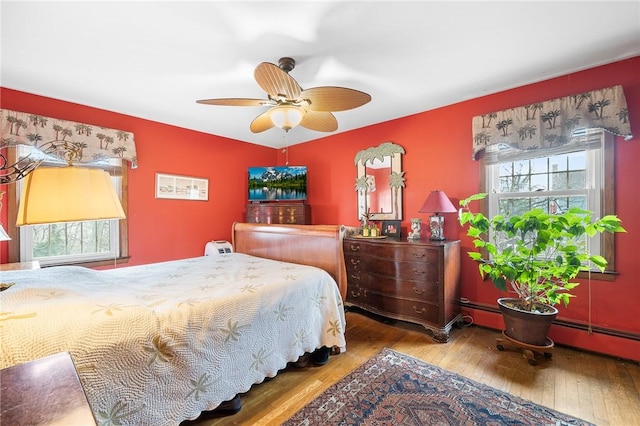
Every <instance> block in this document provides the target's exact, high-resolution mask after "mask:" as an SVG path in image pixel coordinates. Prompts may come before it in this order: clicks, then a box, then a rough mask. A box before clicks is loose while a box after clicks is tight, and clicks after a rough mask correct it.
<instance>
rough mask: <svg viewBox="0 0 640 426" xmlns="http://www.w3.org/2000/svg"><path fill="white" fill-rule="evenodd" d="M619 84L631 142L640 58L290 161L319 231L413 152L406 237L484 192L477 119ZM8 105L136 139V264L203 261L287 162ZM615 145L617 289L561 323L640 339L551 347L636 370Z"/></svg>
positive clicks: (185, 134)
mask: <svg viewBox="0 0 640 426" xmlns="http://www.w3.org/2000/svg"><path fill="white" fill-rule="evenodd" d="M425 84H426V83H425ZM616 84H621V85H622V86H623V87H624V91H625V95H626V98H627V103H628V106H629V114H630V120H631V125H632V131H635V133H636V134H638V133H639V132H640V127H639V126H640V57H636V58H632V59H628V60H623V61H620V62H616V63H613V64H609V65H605V66H601V67H596V68H592V69H589V70H585V71H581V72H577V73H573V74H570V75H567V76H564V77H559V78H554V79H551V80H547V81H544V82H540V83H536V84H531V85H527V86H523V87H519V88H515V89H512V90H508V91H504V92H500V93H497V94H492V95H488V96H484V97H480V98H475V99H471V100H468V101H464V102H460V103H457V104H453V105H449V106H446V107H442V108H438V109H435V110H431V111H426V112H423V113H420V114H415V115H412V116H408V117H404V118H401V119H398V120H392V121H389V122H385V123H380V124H376V125H372V126H368V127H364V128H361V129H357V130H353V131H349V132H345V133H342V134H337V135H332V136H327V137H323V138H320V139H317V140H314V141H312V142H308V143H304V144H300V145H294V146H291V147H289V152H288V160H289V163H290V164H293V165H307V166H308V170H309V172H308V185H309V188H308V189H309V193H308V203H309V204H311V206H312V220H313V223H316V224H330V223H342V224H347V225H357V224H358V218H357V213H356V193H355V186H354V185H355V177H356V169H355V165H354V162H353V159H354V157H355V154H356V153H357V152H358V151H360V150H362V149H366V148H368V147H371V146H377V145H379V144H381V143H382V142H386V141H392V142H395V143H397V144H399V145H402V146H403V147H404V148H405V151H406V154H405V155H404V156H403V168H404V170H405V178H406V188H405V190H404V218H405V219H404V221H403V227H404V228H405V229H404V230H403V233H404V235H406V233H407V232H406V228H407V227H408V223H409V219H410V218H412V217H421V218H422V219H423V220H424V219H426V217H427V215H425V214H421V213H418V209H419V208H420V207H421V205H422V203H423V202H424V200H425V199H426V197H427V195H428V194H429V192H430V191H431V190H434V189H441V190H444V191H445V192H446V193H447V195H448V196H449V198H451V201H452V202H453V203H454V205H457V203H458V201H459V200H460V199H462V198H465V197H467V196H468V195H470V194H473V193H476V192H478V189H479V181H478V176H479V169H478V163H477V162H475V161H473V160H472V158H471V153H472V150H471V143H472V135H471V119H472V117H473V116H475V115H479V114H483V113H487V112H493V111H497V110H502V109H506V108H511V107H517V106H521V105H526V104H529V103H532V102H535V101H544V100H548V99H553V98H557V97H561V96H568V95H571V94H574V93H579V92H583V91H589V90H594V89H598V88H602V87H608V86H612V85H616ZM1 95H2V98H1V105H2V107H3V108H8V109H16V110H25V111H29V112H34V113H37V114H43V115H48V116H54V117H60V118H64V119H68V120H74V121H80V122H86V123H91V124H97V125H101V126H105V127H111V128H118V129H122V130H127V131H132V132H134V134H135V138H136V145H137V148H138V157H139V164H140V166H139V168H138V169H135V170H132V171H131V172H130V174H129V181H130V183H129V194H130V195H129V200H130V201H129V220H130V247H131V249H130V251H131V255H132V261H131V263H130V264H140V263H149V262H155V261H160V260H166V259H178V258H185V257H191V256H197V255H199V254H201V252H202V249H203V245H204V243H205V242H206V241H207V240H209V239H213V238H216V239H229V238H230V228H231V223H232V222H233V221H238V220H243V212H244V210H245V198H246V197H245V191H246V168H247V167H248V166H249V165H268V164H272V163H276V164H284V163H285V157H284V154H283V153H281V152H280V150H273V149H270V148H263V147H259V146H256V145H252V144H247V143H242V142H238V141H233V140H229V139H225V138H221V137H216V136H211V135H206V134H202V133H198V132H193V131H188V130H185V129H181V128H176V127H172V126H167V125H163V124H160V123H155V122H150V121H147V120H141V119H137V118H133V117H129V116H125V115H122V114H116V113H111V112H106V111H102V110H96V109H94V108H89V107H84V106H80V105H75V104H70V103H67V102H61V101H55V100H52V99H48V98H41V97H38V96H33V95H29V94H25V93H20V92H15V91H12V90H7V89H2V92H1ZM373 101H374V102H375V99H374V100H373ZM355 113H357V112H356V111H353V112H344V113H337V114H336V115H337V117H338V122H339V121H340V115H341V114H355ZM239 125H243V124H239ZM244 125H246V124H244ZM292 131H295V129H294V130H292ZM615 143H616V211H617V214H618V215H619V216H620V218H621V219H622V221H623V225H624V226H625V228H626V229H627V231H628V233H627V234H619V235H617V236H616V265H615V267H616V268H615V269H616V270H617V271H618V272H619V276H618V277H617V278H616V281H615V282H602V281H594V282H592V283H591V293H592V307H591V313H589V297H588V290H589V285H588V283H586V282H583V284H582V285H581V286H580V287H578V291H577V297H576V298H575V299H573V301H572V302H571V305H570V306H569V308H568V309H564V308H561V318H562V319H566V320H570V321H574V322H577V323H586V322H587V321H588V319H589V316H591V319H592V324H593V325H594V326H597V327H603V328H608V329H612V330H616V331H619V332H623V333H629V334H630V335H634V336H635V337H636V339H635V340H634V339H627V338H620V337H613V336H609V335H605V334H597V333H594V334H592V335H589V334H587V333H586V332H584V331H581V330H576V329H571V328H567V327H557V326H554V328H553V329H552V331H551V337H552V338H553V339H554V341H556V342H557V343H562V344H567V345H571V346H575V347H579V348H583V349H587V350H593V351H597V352H603V353H607V354H611V355H615V356H620V357H624V358H628V359H635V360H640V342H639V341H638V340H637V337H638V336H639V335H640V317H638V316H637V315H636V311H637V305H638V302H639V301H640V285H639V283H638V277H640V257H639V256H638V254H637V253H638V252H637V251H636V250H637V248H636V247H635V244H634V243H635V241H637V235H639V233H640V220H639V219H638V212H639V211H640V194H639V190H638V189H639V188H638V185H639V183H638V182H640V167H638V165H637V163H638V159H640V143H639V141H638V137H637V136H636V137H635V138H634V139H633V140H630V141H623V140H619V139H618V140H616V142H615ZM187 149H188V150H190V151H187ZM155 172H167V173H176V174H187V175H195V176H205V177H209V179H210V200H209V201H208V202H195V201H168V200H155V199H154V174H155ZM4 214H5V211H3V215H4ZM445 217H446V220H445V236H447V237H448V238H450V239H455V238H458V239H461V240H462V248H463V255H462V259H461V262H462V282H461V287H462V288H461V290H462V297H464V298H467V299H469V301H470V302H472V303H476V304H486V305H489V306H495V305H496V303H495V299H496V297H498V296H499V294H498V292H497V290H495V289H494V288H493V287H492V286H491V285H490V284H487V283H483V282H481V281H480V280H479V279H478V274H477V268H476V265H475V264H474V263H473V262H472V261H471V260H470V259H468V258H467V256H466V254H464V253H466V252H467V251H469V250H470V249H472V245H471V243H470V241H469V239H468V238H467V237H466V236H465V235H464V232H463V230H462V229H461V228H460V227H459V225H458V224H457V222H456V217H455V215H446V216H445ZM3 223H6V217H3ZM423 229H424V227H423ZM423 232H424V231H423ZM3 252H4V248H3ZM4 261H6V260H4ZM465 313H467V314H469V315H471V316H472V317H473V319H474V321H475V323H477V324H480V325H485V326H490V327H495V328H501V327H502V324H501V319H500V317H499V315H496V314H492V313H487V312H484V311H481V310H467V311H465Z"/></svg>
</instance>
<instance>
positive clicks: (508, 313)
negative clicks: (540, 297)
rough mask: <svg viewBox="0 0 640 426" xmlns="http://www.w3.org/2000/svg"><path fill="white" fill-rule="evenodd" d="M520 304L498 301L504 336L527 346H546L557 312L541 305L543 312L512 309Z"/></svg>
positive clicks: (504, 298)
mask: <svg viewBox="0 0 640 426" xmlns="http://www.w3.org/2000/svg"><path fill="white" fill-rule="evenodd" d="M521 304H522V302H521V301H520V299H513V298H506V297H503V298H500V299H498V306H499V307H500V312H502V317H503V318H504V325H505V333H506V335H507V336H509V337H510V338H512V339H514V340H517V341H518V342H522V343H526V344H528V345H533V346H545V345H547V334H548V333H549V328H550V327H551V323H552V322H553V320H555V319H556V315H558V310H557V309H556V308H554V307H553V306H550V305H541V310H542V311H543V312H529V311H522V310H519V309H517V308H514V307H512V306H518V305H521Z"/></svg>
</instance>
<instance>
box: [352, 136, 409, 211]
mask: <svg viewBox="0 0 640 426" xmlns="http://www.w3.org/2000/svg"><path fill="white" fill-rule="evenodd" d="M402 154H404V148H403V147H401V146H400V145H397V144H395V143H393V142H384V143H382V144H380V145H379V146H377V147H371V148H367V149H364V150H362V151H359V152H358V153H357V154H356V157H355V165H356V169H357V177H356V185H355V189H356V192H357V194H358V220H362V218H363V216H364V215H366V214H367V213H368V214H369V220H402V211H403V204H402V188H404V172H403V171H402Z"/></svg>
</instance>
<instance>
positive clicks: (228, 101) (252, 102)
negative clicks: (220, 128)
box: [196, 98, 270, 106]
mask: <svg viewBox="0 0 640 426" xmlns="http://www.w3.org/2000/svg"><path fill="white" fill-rule="evenodd" d="M196 102H197V103H199V104H206V105H222V106H264V105H269V103H270V101H268V100H267V99H245V98H220V99H200V100H198V101H196Z"/></svg>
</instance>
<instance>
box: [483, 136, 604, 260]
mask: <svg viewBox="0 0 640 426" xmlns="http://www.w3.org/2000/svg"><path fill="white" fill-rule="evenodd" d="M579 138H580V141H579V143H572V144H567V145H565V146H559V147H556V148H551V149H549V150H544V151H540V150H531V151H522V150H517V149H511V148H509V147H507V146H505V145H494V146H490V147H488V148H487V150H486V153H485V158H484V164H485V167H484V171H485V189H484V190H482V192H486V193H487V194H488V197H487V204H486V209H487V213H488V215H489V217H493V216H495V215H496V214H502V215H505V216H509V215H514V214H521V213H523V212H524V211H526V210H529V209H531V208H535V207H539V208H541V209H543V210H544V211H546V212H548V213H552V214H553V213H561V212H563V211H565V210H567V209H569V208H572V207H578V208H581V209H585V210H590V211H592V212H593V218H600V217H602V216H604V215H606V214H613V211H612V210H613V206H612V205H608V203H607V202H605V199H607V200H612V195H611V196H610V197H605V196H604V194H606V193H607V192H608V191H609V192H612V191H613V182H612V180H613V179H611V182H607V181H606V180H605V178H604V177H605V176H606V175H607V173H608V172H607V170H606V169H607V167H610V166H608V164H609V163H610V164H613V161H611V160H609V161H606V159H607V155H606V150H605V147H606V146H610V150H611V153H610V154H609V155H612V150H613V148H612V147H613V145H614V141H613V140H612V139H613V137H612V136H611V135H610V134H608V133H606V132H603V131H601V130H599V129H592V130H586V131H585V132H584V133H583V134H582V135H580V136H579ZM541 154H543V155H541ZM609 173H610V172H609ZM609 204H611V203H610V202H609ZM605 238H606V237H605ZM583 244H585V246H587V245H588V249H589V251H590V252H591V253H592V254H600V255H603V256H605V258H608V260H609V262H610V264H609V269H611V268H612V267H613V263H612V260H613V250H612V247H611V248H609V247H608V246H609V244H607V243H606V240H605V239H604V238H603V236H596V237H594V238H592V239H590V240H589V241H587V240H586V239H585V241H583ZM611 246H612V245H611ZM607 251H608V252H607Z"/></svg>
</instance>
